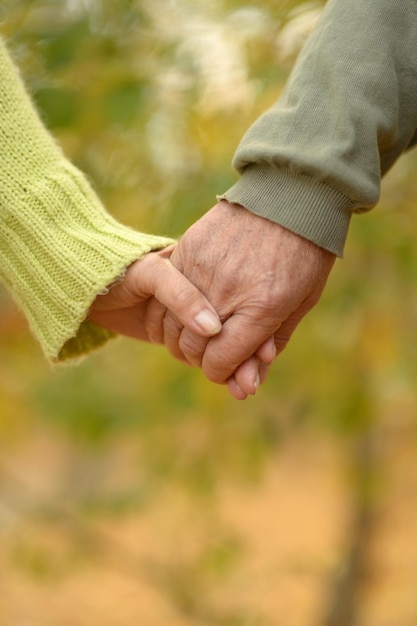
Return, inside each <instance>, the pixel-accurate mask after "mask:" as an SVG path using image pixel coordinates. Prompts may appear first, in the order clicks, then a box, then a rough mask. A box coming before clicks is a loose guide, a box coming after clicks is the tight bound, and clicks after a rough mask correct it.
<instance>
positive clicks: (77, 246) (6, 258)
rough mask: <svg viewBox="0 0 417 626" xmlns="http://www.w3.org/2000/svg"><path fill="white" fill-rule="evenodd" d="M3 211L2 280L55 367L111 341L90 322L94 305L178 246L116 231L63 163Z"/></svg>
mask: <svg viewBox="0 0 417 626" xmlns="http://www.w3.org/2000/svg"><path fill="white" fill-rule="evenodd" d="M2 203H4V205H3V209H4V206H7V207H8V209H6V210H3V213H2V214H1V215H0V217H1V219H0V243H1V245H0V274H2V278H3V281H4V283H5V285H6V286H7V287H8V288H9V289H10V291H11V292H12V295H13V296H14V298H15V300H16V301H17V303H18V305H19V306H20V308H21V309H22V310H23V312H24V314H25V316H26V318H27V319H28V322H29V325H30V327H31V330H32V332H33V334H34V335H35V337H36V338H37V340H38V341H39V343H40V345H41V347H42V349H43V351H44V353H45V355H46V357H47V358H48V359H49V360H50V361H51V362H57V361H64V360H66V359H69V358H73V357H80V356H82V355H84V354H86V353H87V352H90V351H91V350H92V349H94V348H96V347H98V346H100V345H102V344H103V343H105V342H106V341H107V340H108V339H109V338H110V337H111V336H113V335H112V333H110V332H109V331H107V330H105V329H103V328H100V327H98V326H96V325H95V324H93V323H92V322H89V321H86V316H87V313H88V311H89V308H90V306H91V304H92V303H93V301H94V299H95V298H96V296H97V295H98V294H99V293H102V292H103V291H104V290H105V289H106V287H107V286H108V285H109V284H111V283H112V282H114V281H115V280H116V279H117V278H118V277H119V276H120V275H122V274H123V272H124V271H125V269H126V267H128V266H129V265H130V264H131V263H132V262H133V261H135V260H137V259H139V258H140V257H142V256H143V255H144V254H146V253H148V252H151V251H152V250H158V249H161V248H164V247H166V246H168V245H170V244H172V243H173V240H172V239H168V238H165V237H157V236H153V235H147V234H143V233H139V232H136V231H134V230H132V229H130V228H128V227H126V226H123V225H122V224H120V223H118V222H117V221H116V220H115V219H113V218H112V217H111V215H109V214H108V213H107V212H106V211H105V209H104V208H103V206H102V205H101V203H100V201H99V199H98V198H97V196H96V194H95V193H94V191H93V190H92V188H91V186H90V185H89V183H88V181H87V180H86V179H85V177H84V175H83V174H82V173H81V172H80V171H78V170H77V169H76V168H75V167H74V166H72V165H71V164H70V163H69V162H68V161H66V160H65V159H63V160H62V162H61V163H59V164H57V166H56V167H55V168H54V169H53V170H52V171H48V172H47V173H46V174H45V175H44V176H43V177H41V178H38V179H37V180H36V181H33V180H32V181H31V184H30V186H28V187H27V188H25V190H24V195H22V194H20V196H19V197H16V195H15V196H14V197H12V195H11V196H10V197H9V198H6V197H3V198H2Z"/></svg>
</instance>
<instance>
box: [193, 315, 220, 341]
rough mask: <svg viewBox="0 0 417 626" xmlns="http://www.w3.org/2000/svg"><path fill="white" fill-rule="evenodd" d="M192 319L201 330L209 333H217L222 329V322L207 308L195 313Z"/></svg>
mask: <svg viewBox="0 0 417 626" xmlns="http://www.w3.org/2000/svg"><path fill="white" fill-rule="evenodd" d="M194 320H195V322H196V323H197V324H198V325H199V326H200V328H201V330H202V331H204V332H205V333H207V334H209V335H217V333H219V332H220V331H221V329H222V323H221V321H220V320H219V318H218V317H217V315H215V314H214V313H212V312H211V311H209V310H208V309H205V310H204V311H200V313H197V315H196V316H195V318H194Z"/></svg>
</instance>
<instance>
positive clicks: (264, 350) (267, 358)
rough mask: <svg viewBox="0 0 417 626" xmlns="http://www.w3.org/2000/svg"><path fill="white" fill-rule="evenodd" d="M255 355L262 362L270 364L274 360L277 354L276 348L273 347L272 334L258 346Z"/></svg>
mask: <svg viewBox="0 0 417 626" xmlns="http://www.w3.org/2000/svg"><path fill="white" fill-rule="evenodd" d="M255 355H256V356H257V357H258V358H259V360H260V361H261V362H262V363H266V364H271V363H273V362H274V360H275V357H276V356H277V349H276V347H275V338H274V337H273V336H271V337H268V339H267V340H266V341H264V343H263V344H262V345H261V346H259V348H258V349H257V351H256V352H255Z"/></svg>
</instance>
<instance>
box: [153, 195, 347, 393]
mask: <svg viewBox="0 0 417 626" xmlns="http://www.w3.org/2000/svg"><path fill="white" fill-rule="evenodd" d="M334 261H335V255H333V254H332V253H330V252H328V251H326V250H324V249H322V248H320V247H318V246H317V245H316V244H314V243H312V242H310V241H308V240H306V239H304V238H303V237H300V236H298V235H296V234H294V233H292V232H290V231H288V230H287V229H285V228H283V227H282V226H280V225H279V224H276V223H274V222H271V221H270V220H267V219H265V218H262V217H259V216H257V215H254V214H253V213H251V212H250V211H248V210H247V209H245V208H244V207H241V206H240V205H236V204H230V203H228V202H226V201H221V202H220V203H218V204H217V205H216V206H214V207H213V208H212V209H211V210H210V211H208V212H207V213H206V214H205V215H204V216H203V217H202V218H201V219H200V220H198V221H197V222H196V223H195V224H193V225H192V226H191V228H189V229H188V230H187V231H186V233H185V234H184V235H183V237H182V238H181V240H180V241H179V243H178V245H177V246H176V248H175V250H174V251H173V253H172V255H171V262H172V263H173V264H174V265H175V267H177V268H178V269H179V270H180V271H181V272H183V273H184V275H185V276H186V277H187V278H188V279H189V280H190V281H191V282H192V283H194V284H195V285H196V286H197V287H198V288H199V289H200V290H201V292H202V293H204V294H205V295H206V296H207V298H208V299H209V300H210V302H211V303H212V305H213V306H214V307H215V309H216V310H217V312H218V314H219V317H220V319H221V321H222V323H223V327H222V330H221V332H220V333H218V334H217V335H215V336H213V337H202V336H199V335H197V334H196V333H195V332H194V331H193V330H191V329H189V328H184V327H183V325H182V324H181V322H180V321H179V318H178V319H176V318H175V317H174V316H173V315H172V313H171V312H169V311H165V309H164V308H163V307H162V306H161V304H160V303H158V302H156V301H153V302H152V303H151V305H150V307H149V309H148V314H149V316H148V317H147V320H146V327H147V332H148V334H149V337H150V338H151V340H152V341H159V342H161V341H163V342H164V343H165V345H166V346H167V347H168V349H169V350H170V351H171V353H172V354H173V355H174V356H175V357H176V358H179V359H183V358H184V357H185V358H186V359H187V360H188V361H189V362H190V363H192V364H194V365H198V366H200V367H202V369H203V372H204V374H205V375H206V376H207V378H208V379H209V380H211V381H213V382H215V383H220V384H227V385H228V387H229V391H231V393H232V394H233V395H235V397H236V394H238V390H239V388H241V387H240V383H242V384H243V382H242V381H243V380H246V379H245V377H244V376H243V370H240V372H239V374H240V376H239V375H238V376H236V374H235V372H236V371H237V370H238V368H239V367H242V364H245V363H246V365H247V364H248V359H256V363H257V368H258V374H259V382H263V380H264V379H265V378H266V376H267V373H268V366H264V365H263V364H262V361H263V359H262V358H260V354H259V349H260V348H259V347H260V346H263V348H262V349H265V345H266V346H268V345H271V344H270V343H269V344H268V343H267V344H265V342H266V341H267V340H268V339H269V338H271V337H273V339H274V343H275V348H276V354H277V355H278V354H279V353H280V352H281V351H282V350H283V349H284V348H285V346H286V345H287V343H288V341H289V339H290V337H291V335H292V333H293V331H294V330H295V328H296V327H297V325H298V323H299V322H300V320H301V319H302V318H303V317H304V315H305V314H306V313H307V312H308V311H309V310H310V309H311V308H312V307H313V306H314V305H315V304H316V303H317V301H318V300H319V298H320V295H321V293H322V291H323V288H324V286H325V283H326V280H327V278H328V276H329V273H330V270H331V268H332V266H333V263H334ZM257 351H258V352H257ZM253 355H254V356H253ZM265 362H266V363H270V362H271V361H270V359H268V358H265ZM249 363H252V365H253V364H254V362H253V361H249ZM251 373H252V370H251ZM236 385H237V387H236ZM243 391H244V390H243Z"/></svg>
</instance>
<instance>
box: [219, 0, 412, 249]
mask: <svg viewBox="0 0 417 626" xmlns="http://www.w3.org/2000/svg"><path fill="white" fill-rule="evenodd" d="M416 94H417V2H416V0H367V1H364V0H328V2H327V3H326V6H325V9H324V11H323V13H322V15H321V18H320V20H319V22H318V24H317V26H316V28H315V30H314V32H313V34H312V36H311V37H310V38H309V40H308V42H307V43H306V45H305V47H304V48H303V50H302V52H301V54H300V56H299V58H298V60H297V62H296V64H295V66H294V68H293V71H292V72H291V75H290V78H289V81H288V83H287V85H286V87H285V89H284V91H283V93H282V94H281V96H280V98H279V100H278V101H277V103H276V104H275V105H274V106H273V107H272V108H271V109H270V110H269V111H267V112H266V113H265V114H264V115H262V116H261V117H260V118H259V119H258V120H257V121H256V122H255V123H254V124H253V126H252V127H251V128H250V129H249V131H248V132H247V133H246V135H245V136H244V138H243V140H242V142H241V144H240V146H239V148H238V150H237V152H236V154H235V158H234V166H235V167H236V169H237V170H238V171H239V172H240V173H241V178H240V179H239V180H238V181H237V183H236V184H235V185H234V186H233V187H232V188H231V189H229V191H227V192H226V193H225V194H224V196H223V197H225V198H226V199H227V200H229V201H230V202H236V203H238V204H241V205H243V206H245V207H246V208H247V209H249V210H251V211H252V212H254V213H255V214H258V215H261V216H263V217H266V218H268V219H271V220H272V221H275V222H277V223H279V224H281V225H282V226H284V227H286V228H288V229H289V230H292V231H293V232H296V233H298V234H300V235H302V236H304V237H305V238H307V239H310V240H311V241H314V242H315V243H317V244H318V245H319V246H321V247H323V248H326V249H327V250H330V251H331V252H334V253H336V254H338V255H340V256H341V255H342V252H343V247H344V243H345V239H346V235H347V232H348V228H349V222H350V218H351V215H352V213H354V212H361V211H364V210H368V209H370V208H372V207H373V206H374V205H375V204H376V202H377V201H378V198H379V193H380V182H381V176H382V175H383V174H384V173H385V172H386V171H387V170H388V169H389V168H390V166H391V165H392V164H393V163H394V162H395V160H396V159H397V158H398V157H399V156H400V155H401V154H402V152H403V151H404V150H405V149H406V148H407V147H408V146H409V145H411V143H412V142H413V137H414V140H415V138H416V130H417V97H416Z"/></svg>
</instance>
